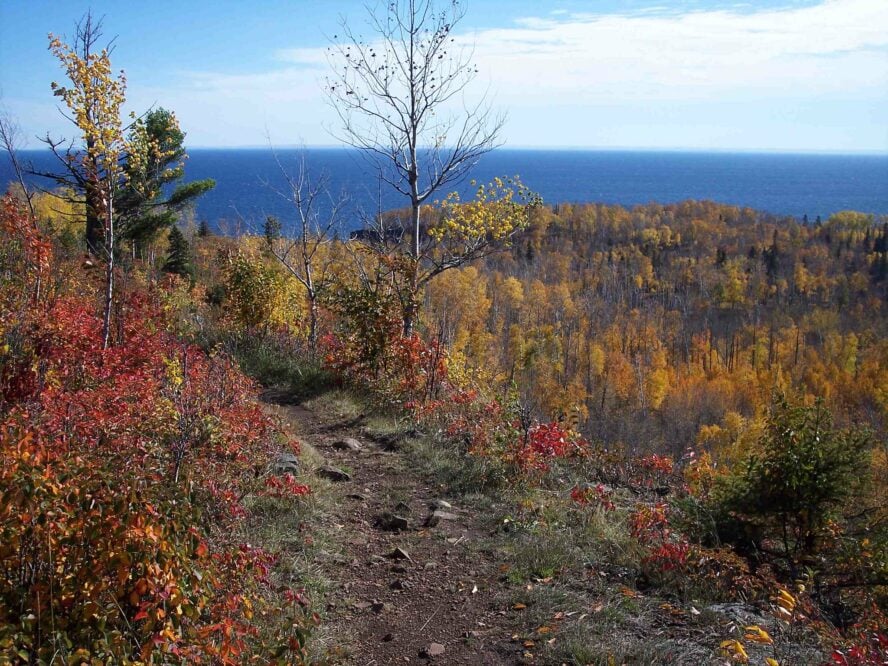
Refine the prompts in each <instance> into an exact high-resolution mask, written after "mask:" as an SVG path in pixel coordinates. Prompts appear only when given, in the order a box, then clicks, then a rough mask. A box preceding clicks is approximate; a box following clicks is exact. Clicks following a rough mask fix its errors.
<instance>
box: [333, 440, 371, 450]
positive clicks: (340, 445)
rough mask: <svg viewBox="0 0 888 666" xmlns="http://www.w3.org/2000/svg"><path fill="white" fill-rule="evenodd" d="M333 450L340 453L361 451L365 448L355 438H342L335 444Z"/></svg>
mask: <svg viewBox="0 0 888 666" xmlns="http://www.w3.org/2000/svg"><path fill="white" fill-rule="evenodd" d="M333 448H334V449H339V450H340V451H361V450H362V449H363V448H364V446H363V444H361V443H360V442H359V441H358V440H356V439H355V438H354V437H342V438H341V439H337V440H336V441H335V442H333Z"/></svg>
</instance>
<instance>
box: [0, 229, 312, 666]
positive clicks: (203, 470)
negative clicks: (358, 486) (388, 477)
mask: <svg viewBox="0 0 888 666" xmlns="http://www.w3.org/2000/svg"><path fill="white" fill-rule="evenodd" d="M4 214H5V215H7V216H8V214H9V213H8V211H7V212H6V213H4ZM32 246H33V244H32ZM36 277H37V276H36V275H35V274H33V273H32V274H28V275H26V276H25V278H24V280H25V282H26V283H27V286H28V287H29V288H28V289H27V291H29V292H31V293H33V291H32V290H31V289H30V287H32V286H33V285H34V283H35V281H36ZM21 287H22V282H21V281H19V282H14V281H12V280H5V281H4V280H3V279H2V278H0V349H2V354H3V355H4V356H3V373H2V378H0V379H2V381H0V389H2V393H0V400H2V404H0V407H2V416H0V662H2V663H22V662H26V663H50V662H54V661H55V660H57V659H58V660H60V661H63V662H64V663H145V662H151V663H160V662H163V663H169V662H176V663H216V664H241V663H245V662H246V661H250V660H252V659H254V658H256V657H259V656H260V655H266V657H267V655H268V652H267V651H266V647H267V646H262V647H260V645H259V641H258V640H257V636H258V634H259V628H258V623H257V621H255V620H254V613H255V609H256V608H257V606H259V607H261V605H262V604H263V603H265V601H264V600H265V599H266V598H268V595H267V594H266V593H267V586H268V580H267V577H268V571H269V567H270V566H271V565H272V563H273V560H274V558H273V557H272V556H271V555H270V554H268V553H266V552H264V551H262V550H261V549H258V548H251V547H248V546H245V545H243V544H242V543H240V542H239V539H238V534H239V533H241V519H242V517H243V516H244V515H245V514H246V513H247V509H246V507H245V506H244V504H243V501H244V498H245V497H247V496H249V495H250V494H256V493H262V492H264V491H265V488H264V486H263V481H262V480H261V478H258V475H257V471H258V470H260V469H262V467H263V466H264V465H265V464H266V462H267V461H268V459H269V455H270V446H271V443H272V442H271V436H272V435H273V427H272V423H271V422H270V421H269V419H268V418H266V417H265V416H264V415H263V414H262V412H261V411H260V409H259V406H258V403H257V400H256V387H255V386H254V385H253V383H252V382H250V381H249V380H248V379H247V378H246V377H245V376H244V375H243V374H242V373H241V372H240V371H239V370H238V368H237V367H236V366H235V365H234V364H233V363H232V362H231V361H230V360H229V359H227V358H225V357H222V356H208V355H207V354H205V353H204V352H202V351H201V350H199V349H197V348H195V347H190V346H187V345H183V344H182V343H181V342H179V341H177V340H176V339H175V338H173V337H172V336H171V335H169V334H167V333H166V332H165V330H166V329H167V325H166V322H165V320H164V318H163V315H162V313H161V311H160V309H159V308H158V307H157V305H156V304H155V302H154V299H153V298H151V297H150V296H149V295H147V294H135V295H131V296H130V297H129V298H128V299H127V301H126V302H125V303H123V304H122V305H123V307H124V308H125V311H126V317H125V318H121V321H122V323H123V326H122V330H121V331H120V336H119V337H120V338H121V339H122V340H123V342H122V343H121V344H118V345H116V346H112V347H111V348H109V349H102V339H101V330H102V326H101V321H100V319H99V318H98V317H97V316H96V310H97V308H96V307H95V305H94V304H93V303H92V302H90V301H89V300H88V299H85V298H83V297H75V296H67V297H60V298H56V299H55V300H54V301H53V302H51V303H47V304H44V301H43V300H41V299H37V298H32V299H30V302H29V304H28V306H27V307H24V308H22V307H20V306H21V301H20V300H17V299H15V298H13V296H14V295H15V292H16V290H20V289H21ZM13 303H16V304H17V305H18V306H19V307H12V304H13ZM22 331H27V336H26V337H25V336H23V335H22ZM285 488H286V490H287V491H288V492H289V493H290V494H293V493H294V492H295V491H297V490H298V491H300V492H303V490H302V488H300V487H298V484H295V483H294V484H290V483H289V482H285ZM264 612H266V611H263V613H264ZM293 613H294V614H293V616H292V619H290V620H288V621H287V623H286V624H287V627H286V629H284V630H282V632H281V633H280V634H279V635H277V636H276V638H275V639H274V640H276V641H279V645H280V646H281V648H280V649H281V650H283V652H280V654H282V655H283V654H286V661H287V663H300V661H301V660H302V658H303V657H304V643H305V636H306V632H307V623H306V622H307V621H306V620H304V619H300V618H302V617H303V611H302V610H300V609H296V608H294V609H293ZM263 624H264V625H267V624H268V619H267V617H266V618H264V619H263ZM266 630H267V627H263V631H266Z"/></svg>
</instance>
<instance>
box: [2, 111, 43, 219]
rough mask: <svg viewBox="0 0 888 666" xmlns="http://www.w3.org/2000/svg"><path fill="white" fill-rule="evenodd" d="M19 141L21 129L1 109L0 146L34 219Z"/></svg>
mask: <svg viewBox="0 0 888 666" xmlns="http://www.w3.org/2000/svg"><path fill="white" fill-rule="evenodd" d="M20 142H21V129H20V128H19V126H18V123H16V122H15V120H13V119H12V118H11V117H10V116H9V114H8V113H6V112H5V111H3V112H2V113H0V147H2V149H3V150H5V151H6V155H7V156H8V157H9V162H10V164H12V170H13V171H14V172H15V178H16V180H17V181H18V185H19V187H20V188H21V191H22V196H23V197H24V198H25V203H26V204H27V206H28V211H29V212H30V213H31V220H32V221H35V220H36V219H37V216H36V215H35V214H34V202H33V199H34V193H33V192H31V189H30V188H29V187H28V184H27V182H26V181H25V169H26V167H25V165H24V164H22V162H21V160H20V159H19V156H18V151H19V144H20Z"/></svg>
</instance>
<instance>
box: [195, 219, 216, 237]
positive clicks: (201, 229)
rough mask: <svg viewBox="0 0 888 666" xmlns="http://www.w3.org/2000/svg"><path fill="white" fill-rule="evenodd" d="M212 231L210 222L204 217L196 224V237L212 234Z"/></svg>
mask: <svg viewBox="0 0 888 666" xmlns="http://www.w3.org/2000/svg"><path fill="white" fill-rule="evenodd" d="M212 235H213V232H212V231H210V223H209V222H207V221H206V220H205V219H204V220H201V221H200V224H199V225H198V226H197V237H198V238H207V237H208V236H212Z"/></svg>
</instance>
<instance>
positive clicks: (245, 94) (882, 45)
mask: <svg viewBox="0 0 888 666" xmlns="http://www.w3.org/2000/svg"><path fill="white" fill-rule="evenodd" d="M459 39H460V41H461V42H462V43H463V44H465V45H470V46H471V47H472V48H473V49H474V58H475V61H476V62H477V65H478V67H479V70H480V71H481V73H482V76H481V81H480V82H479V83H480V85H479V86H478V87H477V90H478V91H479V94H480V93H481V92H484V90H485V89H489V91H490V92H492V93H493V94H494V97H495V99H496V101H497V104H498V105H501V106H503V107H505V108H508V109H509V110H510V113H511V114H512V115H513V117H514V116H518V117H519V118H520V117H521V116H522V114H529V113H533V112H534V110H538V109H540V108H541V107H550V106H552V105H553V104H561V105H570V106H571V107H572V108H574V109H576V110H578V111H579V112H582V110H583V109H584V108H594V107H596V106H611V107H613V106H615V105H616V106H619V105H644V104H656V103H664V102H674V103H679V104H682V105H688V104H694V103H700V104H713V103H719V104H723V103H725V102H729V101H734V102H736V103H738V104H739V103H748V104H757V105H761V104H768V103H769V100H777V99H780V100H786V99H795V100H799V101H801V102H804V103H813V102H816V101H817V100H820V99H839V98H843V99H858V98H860V99H867V100H870V101H871V102H872V101H873V100H875V101H879V102H884V104H883V106H885V105H888V2H886V0H825V1H824V2H821V3H819V4H815V5H807V6H792V5H790V6H787V7H784V8H778V9H767V10H757V9H755V8H754V7H750V6H746V5H740V6H735V7H731V8H721V9H710V10H700V11H685V12H682V13H676V12H675V10H674V9H669V8H667V7H663V8H648V9H647V10H645V11H642V12H636V13H621V14H592V13H564V12H560V11H558V10H556V11H553V12H547V13H544V14H541V15H540V16H524V17H519V18H516V19H515V20H514V21H513V22H512V23H511V24H509V25H506V26H504V27H501V28H494V29H485V30H480V31H477V32H475V33H473V34H467V33H463V34H462V35H460V37H459ZM274 55H275V57H276V60H277V62H278V63H280V65H279V67H277V68H276V69H274V70H272V71H269V72H256V73H254V74H249V75H230V74H225V73H221V72H185V73H183V74H182V78H181V83H180V85H179V86H176V87H175V88H174V89H173V90H170V89H169V88H168V89H166V90H164V91H163V93H164V95H165V96H166V97H168V98H169V97H171V96H172V97H173V98H174V101H172V102H171V105H175V106H174V108H177V109H179V108H183V109H184V110H183V111H180V115H182V116H183V117H184V116H185V115H187V114H188V113H189V108H190V109H192V111H193V113H194V121H195V122H197V123H200V122H201V121H200V116H201V115H204V116H205V114H206V108H207V106H209V105H216V106H218V105H219V104H227V105H228V108H227V111H226V112H225V115H227V116H230V117H231V118H232V123H233V122H234V120H233V119H234V118H235V117H236V116H237V117H242V120H241V121H240V123H241V124H242V125H244V126H246V125H247V124H249V123H250V122H251V121H252V122H254V123H255V125H256V127H254V128H253V129H252V130H249V129H244V130H243V132H245V133H246V134H250V135H251V136H250V138H249V139H248V140H246V141H244V143H257V141H256V140H255V139H256V135H258V134H261V132H263V131H264V129H263V128H264V126H265V125H266V124H268V125H270V126H272V127H276V128H279V130H278V131H280V132H281V133H282V134H287V133H288V132H290V131H292V130H294V129H296V126H297V125H298V126H299V128H300V129H301V136H302V138H304V139H306V140H307V141H309V142H311V143H316V142H323V140H324V137H325V135H324V133H323V131H322V130H320V129H319V126H320V125H321V120H322V119H323V118H329V117H330V113H329V109H328V108H327V106H326V105H325V103H324V98H323V94H322V91H321V82H322V80H323V77H324V75H325V73H326V68H327V60H326V53H325V48H324V47H317V48H305V47H299V48H291V49H282V50H279V51H277V52H276V53H275V54H274ZM294 114H298V121H297V120H296V119H294ZM615 121H618V118H615ZM689 122H691V121H689ZM519 127H521V123H520V122H519ZM559 129H560V130H561V131H562V133H563V134H564V135H565V139H564V140H563V141H562V143H569V142H570V139H569V138H568V137H569V136H570V134H571V133H572V132H573V131H574V130H575V128H572V127H562V128H559ZM522 131H523V128H522ZM195 134H196V135H197V136H198V137H199V138H200V139H201V140H202V142H203V141H206V142H214V140H215V139H214V138H212V137H209V136H207V137H205V138H204V136H203V135H202V134H201V130H198V131H197V132H196V133H195ZM884 134H885V133H884V132H883V133H882V135H883V137H884ZM519 142H520V143H527V141H526V140H525V141H520V140H519ZM872 147H873V148H884V147H885V146H884V145H874V146H872Z"/></svg>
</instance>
